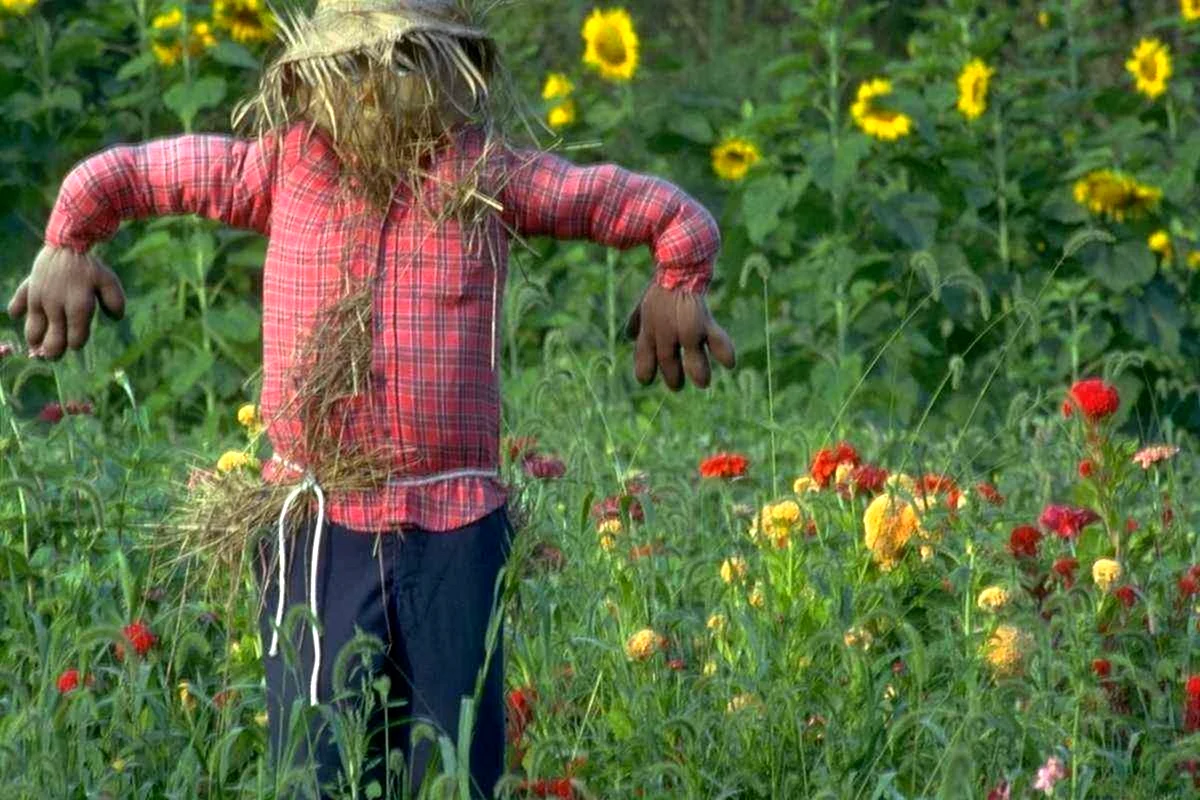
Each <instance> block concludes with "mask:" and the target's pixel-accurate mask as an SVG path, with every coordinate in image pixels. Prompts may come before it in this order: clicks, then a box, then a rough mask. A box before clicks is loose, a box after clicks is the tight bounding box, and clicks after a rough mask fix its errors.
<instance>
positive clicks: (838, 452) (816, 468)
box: [797, 442, 860, 494]
mask: <svg viewBox="0 0 1200 800" xmlns="http://www.w3.org/2000/svg"><path fill="white" fill-rule="evenodd" d="M859 463H860V460H859V457H858V451H857V450H855V449H854V447H853V446H852V445H850V444H848V443H846V442H839V443H838V445H837V447H834V448H822V449H821V450H818V451H817V454H816V455H815V456H813V461H812V466H811V467H810V468H809V470H808V474H809V475H811V476H812V479H813V480H814V481H816V482H817V486H819V487H821V488H822V489H825V488H827V487H828V486H829V483H830V481H831V480H833V476H834V475H835V474H836V473H837V468H838V467H839V466H840V465H842V464H849V465H850V466H851V467H857V466H858V465H859ZM797 494H799V492H797Z"/></svg>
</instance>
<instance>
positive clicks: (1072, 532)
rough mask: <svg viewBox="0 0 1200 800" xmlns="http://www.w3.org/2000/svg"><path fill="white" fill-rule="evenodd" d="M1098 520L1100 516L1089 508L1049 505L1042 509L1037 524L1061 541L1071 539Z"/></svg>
mask: <svg viewBox="0 0 1200 800" xmlns="http://www.w3.org/2000/svg"><path fill="white" fill-rule="evenodd" d="M1099 519H1100V515H1099V514H1097V513H1096V512H1095V511H1092V510H1091V509H1090V508H1075V507H1073V506H1056V505H1049V506H1046V508H1045V509H1043V511H1042V515H1041V516H1040V517H1039V518H1038V522H1039V523H1041V526H1042V527H1043V528H1046V529H1047V530H1050V531H1053V532H1054V533H1056V534H1058V535H1059V536H1061V537H1062V538H1063V539H1072V538H1074V537H1076V536H1078V535H1079V532H1080V531H1082V530H1083V529H1084V528H1085V527H1087V526H1088V525H1091V524H1092V523H1093V522H1097V521H1099Z"/></svg>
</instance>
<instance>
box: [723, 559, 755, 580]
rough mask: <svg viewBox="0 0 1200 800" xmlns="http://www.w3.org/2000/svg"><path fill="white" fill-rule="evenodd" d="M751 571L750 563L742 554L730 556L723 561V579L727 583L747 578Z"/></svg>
mask: <svg viewBox="0 0 1200 800" xmlns="http://www.w3.org/2000/svg"><path fill="white" fill-rule="evenodd" d="M749 571H750V565H749V564H747V563H746V559H744V558H742V557H741V556H730V557H729V558H727V559H725V560H724V561H722V562H721V580H723V581H725V582H726V583H733V582H734V581H736V580H741V579H742V578H745V577H746V573H748V572H749Z"/></svg>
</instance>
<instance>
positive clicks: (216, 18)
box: [213, 0, 276, 44]
mask: <svg viewBox="0 0 1200 800" xmlns="http://www.w3.org/2000/svg"><path fill="white" fill-rule="evenodd" d="M213 22H215V23H216V25H217V27H218V28H224V29H225V30H227V31H229V36H230V38H232V39H233V40H234V41H235V42H241V43H242V44H251V43H253V42H269V41H271V39H273V38H275V24H276V23H275V15H274V14H272V13H271V10H270V9H269V8H267V3H266V0H214V2H213Z"/></svg>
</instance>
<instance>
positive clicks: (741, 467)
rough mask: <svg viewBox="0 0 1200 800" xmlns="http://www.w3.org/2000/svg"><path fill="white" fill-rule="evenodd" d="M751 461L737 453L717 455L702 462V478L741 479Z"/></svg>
mask: <svg viewBox="0 0 1200 800" xmlns="http://www.w3.org/2000/svg"><path fill="white" fill-rule="evenodd" d="M749 463H750V461H749V459H747V458H746V457H745V456H743V455H738V454H737V453H717V454H716V455H715V456H709V457H708V458H706V459H704V460H703V461H701V462H700V477H702V478H740V477H742V476H743V475H745V474H746V467H747V465H749Z"/></svg>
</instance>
